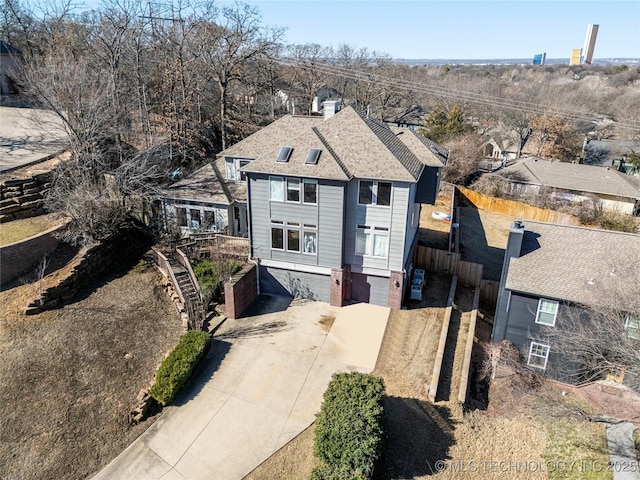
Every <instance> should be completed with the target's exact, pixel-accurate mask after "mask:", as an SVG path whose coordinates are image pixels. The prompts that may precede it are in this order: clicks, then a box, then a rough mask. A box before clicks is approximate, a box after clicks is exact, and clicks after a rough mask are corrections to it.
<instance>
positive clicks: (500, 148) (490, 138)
mask: <svg viewBox="0 0 640 480" xmlns="http://www.w3.org/2000/svg"><path fill="white" fill-rule="evenodd" d="M485 138H486V139H487V140H486V141H485V142H484V143H483V144H482V155H483V156H484V157H485V158H488V159H489V158H490V159H494V160H498V161H501V162H504V163H506V162H508V161H510V160H515V159H516V158H517V156H518V146H517V145H516V144H515V143H514V142H513V140H511V138H509V137H508V136H504V135H501V134H500V133H499V132H492V133H488V134H486V135H485Z"/></svg>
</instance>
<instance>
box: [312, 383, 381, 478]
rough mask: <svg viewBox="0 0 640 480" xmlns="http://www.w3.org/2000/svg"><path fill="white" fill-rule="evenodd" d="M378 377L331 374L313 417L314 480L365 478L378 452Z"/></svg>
mask: <svg viewBox="0 0 640 480" xmlns="http://www.w3.org/2000/svg"><path fill="white" fill-rule="evenodd" d="M383 395H384V381H383V380H382V378H379V377H374V376H371V375H365V374H362V373H357V372H354V373H339V374H334V375H333V377H332V379H331V382H329V386H328V387H327V390H326V392H325V393H324V397H323V402H322V408H321V409H320V413H318V415H317V418H316V428H315V445H314V454H315V456H316V457H318V458H320V459H321V460H322V461H323V462H325V464H326V465H325V466H323V467H320V468H318V469H316V470H317V471H316V470H314V473H313V474H312V477H311V478H314V479H334V478H335V479H338V478H339V479H351V478H369V477H370V476H371V474H372V473H373V467H374V465H375V463H376V461H377V460H378V457H379V456H380V453H381V449H382V439H383V427H382V414H383V405H382V399H383Z"/></svg>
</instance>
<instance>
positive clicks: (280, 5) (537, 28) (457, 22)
mask: <svg viewBox="0 0 640 480" xmlns="http://www.w3.org/2000/svg"><path fill="white" fill-rule="evenodd" d="M247 3H249V4H252V5H256V6H257V7H258V9H259V10H260V12H261V14H262V17H263V21H264V23H265V24H268V25H279V26H283V27H286V28H287V32H286V40H287V41H288V42H290V43H319V44H321V45H327V46H329V45H331V46H337V45H339V44H341V43H348V44H350V45H354V46H357V47H366V48H368V49H369V50H376V51H380V52H385V53H388V54H390V55H392V56H393V57H396V58H414V59H416V58H427V59H443V58H449V59H491V58H531V57H533V55H534V54H536V53H543V52H546V54H547V57H548V58H569V57H570V55H571V50H572V49H573V48H581V47H582V46H583V43H584V38H585V34H586V30H587V25H588V24H589V23H593V24H599V25H600V30H599V32H598V37H597V42H596V47H595V54H594V58H620V57H623V58H630V57H632V58H636V57H640V1H638V0H627V1H615V0H613V1H606V0H605V1H589V0H582V1H552V0H546V1H519V0H502V1H481V0H471V1H456V0H449V1H426V0H413V1H389V0H356V1H353V0H340V1H325V0H288V1H282V0H253V1H248V2H247Z"/></svg>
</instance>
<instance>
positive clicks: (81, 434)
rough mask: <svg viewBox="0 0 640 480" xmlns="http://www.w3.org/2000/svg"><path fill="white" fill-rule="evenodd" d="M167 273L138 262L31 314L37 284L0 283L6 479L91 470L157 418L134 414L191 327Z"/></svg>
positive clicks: (0, 425)
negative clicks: (1, 287) (184, 324)
mask: <svg viewBox="0 0 640 480" xmlns="http://www.w3.org/2000/svg"><path fill="white" fill-rule="evenodd" d="M142 270H143V271H142ZM160 281H161V276H160V274H159V273H157V272H156V271H155V269H153V268H146V269H141V268H136V269H135V271H131V272H129V273H126V272H124V273H120V274H117V275H113V276H111V277H110V278H109V279H108V280H106V281H104V282H102V283H101V284H99V285H97V286H96V287H95V288H94V289H93V290H92V291H91V292H89V293H88V294H86V295H84V296H82V297H80V298H77V299H76V300H75V301H74V302H73V303H71V304H69V305H66V306H64V307H63V308H61V309H59V310H53V311H47V312H43V313H41V314H38V315H34V316H28V317H25V316H21V315H19V314H18V313H17V311H18V310H19V308H20V307H21V306H23V303H24V298H25V296H27V297H28V296H29V291H30V288H31V287H32V286H30V285H24V286H19V287H15V288H12V289H10V290H6V291H4V292H0V305H2V315H1V318H0V358H2V362H0V419H1V420H0V437H1V438H2V439H3V441H2V442H0V471H2V472H3V475H2V477H3V478H4V479H21V480H24V479H58V478H70V479H75V478H86V477H88V476H90V475H92V474H93V473H95V472H97V471H98V470H99V469H100V468H102V467H104V466H105V465H106V464H107V463H108V462H109V461H111V460H112V459H113V458H114V457H115V456H117V455H118V454H119V453H120V452H121V451H122V450H123V449H124V448H126V447H127V445H129V444H130V443H131V442H132V441H133V440H134V439H135V438H136V437H138V436H139V435H140V434H141V433H142V432H143V431H144V430H145V429H146V428H148V427H149V425H150V424H151V423H152V422H153V418H151V419H149V420H147V421H146V422H143V423H142V424H140V425H136V426H130V425H129V424H128V422H127V415H128V412H129V410H130V408H131V407H132V405H133V404H134V403H135V399H136V395H137V394H138V391H139V390H140V389H141V388H143V387H147V386H148V385H149V384H150V383H151V382H152V380H153V376H154V372H155V370H156V368H157V366H158V365H159V363H160V361H161V360H162V358H163V357H164V356H165V355H166V354H167V353H168V351H170V350H171V348H173V346H174V345H175V344H176V343H177V341H178V338H179V336H180V334H181V331H182V328H181V325H180V321H179V319H178V318H177V314H176V311H175V307H174V306H173V304H172V303H171V302H170V300H169V299H168V298H167V296H166V294H165V293H164V290H163V289H162V287H161V286H160ZM25 292H27V294H26V295H25Z"/></svg>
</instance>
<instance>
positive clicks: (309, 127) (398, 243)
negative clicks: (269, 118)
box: [221, 102, 447, 308]
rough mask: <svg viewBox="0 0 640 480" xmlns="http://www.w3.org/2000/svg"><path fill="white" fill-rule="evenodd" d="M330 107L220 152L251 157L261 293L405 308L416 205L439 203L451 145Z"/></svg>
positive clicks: (252, 225)
mask: <svg viewBox="0 0 640 480" xmlns="http://www.w3.org/2000/svg"><path fill="white" fill-rule="evenodd" d="M324 109H325V116H324V118H323V117H295V116H292V117H284V118H282V119H280V120H278V121H276V122H274V123H273V124H271V125H270V126H269V127H267V128H266V129H263V130H261V131H259V132H257V133H256V134H254V135H252V136H250V137H248V138H246V139H245V140H243V141H242V142H239V143H238V144H237V145H234V146H233V147H231V148H229V149H227V150H225V151H224V152H222V153H221V155H223V156H225V157H226V158H227V159H232V158H242V159H251V161H250V162H249V163H247V164H246V165H245V166H243V167H242V168H241V170H240V171H241V172H243V173H244V174H246V175H247V177H248V179H249V181H248V199H249V230H250V239H251V257H252V259H253V261H255V262H256V264H257V265H258V267H259V268H258V276H259V287H260V291H261V292H263V293H268V294H280V295H292V296H295V297H302V298H309V299H314V300H321V301H325V302H330V303H331V304H332V305H344V304H347V303H349V302H369V303H374V304H379V305H389V306H391V307H395V308H400V306H401V304H402V299H403V296H404V291H405V286H407V284H408V283H409V282H408V280H409V278H410V275H411V269H412V253H413V248H414V246H415V244H416V241H417V231H418V224H419V217H420V204H421V203H434V202H435V198H436V194H437V191H438V187H439V180H440V170H441V168H442V167H443V166H444V162H443V160H444V161H446V155H447V151H446V150H445V149H443V148H442V147H439V146H437V145H436V144H434V143H433V142H431V141H429V140H427V139H425V138H424V137H422V136H419V135H417V134H415V133H413V132H411V131H410V130H409V129H407V128H393V129H390V128H389V127H387V126H386V125H384V124H382V123H380V122H377V121H375V120H373V119H370V118H367V117H366V116H365V115H364V114H363V113H361V112H359V111H358V110H356V109H354V108H352V107H348V108H346V109H344V110H342V111H340V112H336V110H337V109H336V102H325V108H324ZM334 113H335V114H334ZM267 129H269V131H268V132H266V131H265V130H267Z"/></svg>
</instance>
